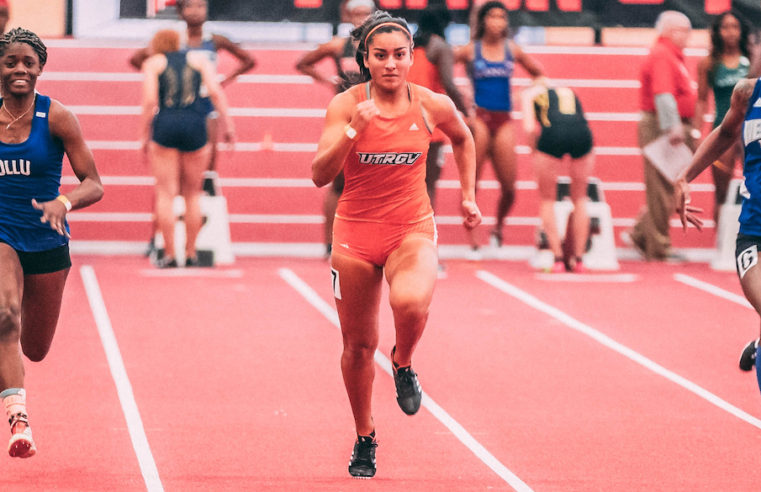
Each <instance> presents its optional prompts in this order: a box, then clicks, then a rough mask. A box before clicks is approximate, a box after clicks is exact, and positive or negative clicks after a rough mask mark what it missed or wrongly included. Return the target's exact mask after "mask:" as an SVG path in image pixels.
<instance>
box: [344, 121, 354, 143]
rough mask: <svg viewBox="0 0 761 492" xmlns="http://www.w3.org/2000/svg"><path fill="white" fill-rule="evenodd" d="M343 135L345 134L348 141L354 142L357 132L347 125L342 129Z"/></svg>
mask: <svg viewBox="0 0 761 492" xmlns="http://www.w3.org/2000/svg"><path fill="white" fill-rule="evenodd" d="M344 133H345V134H346V136H347V137H349V140H354V139H355V138H357V130H355V129H354V128H352V127H351V125H350V124H347V125H346V126H345V127H344Z"/></svg>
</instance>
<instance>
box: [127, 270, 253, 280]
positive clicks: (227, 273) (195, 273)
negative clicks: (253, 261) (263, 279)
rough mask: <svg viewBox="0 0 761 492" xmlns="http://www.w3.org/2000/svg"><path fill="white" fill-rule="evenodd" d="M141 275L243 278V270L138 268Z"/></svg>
mask: <svg viewBox="0 0 761 492" xmlns="http://www.w3.org/2000/svg"><path fill="white" fill-rule="evenodd" d="M140 275H141V276H143V277H161V278H168V277H182V278H188V277H191V278H192V277H197V278H243V270H237V269H232V270H217V269H216V268H166V269H153V270H149V269H147V268H145V269H143V270H140Z"/></svg>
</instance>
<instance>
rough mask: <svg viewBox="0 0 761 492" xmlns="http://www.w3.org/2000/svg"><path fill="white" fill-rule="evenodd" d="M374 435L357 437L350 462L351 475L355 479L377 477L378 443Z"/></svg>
mask: <svg viewBox="0 0 761 492" xmlns="http://www.w3.org/2000/svg"><path fill="white" fill-rule="evenodd" d="M374 434H375V432H373V435H370V436H357V440H356V441H355V442H354V451H352V453H351V461H349V473H350V474H351V476H352V477H354V478H365V479H366V478H373V477H374V476H375V448H377V447H378V442H377V441H376V440H375V436H374Z"/></svg>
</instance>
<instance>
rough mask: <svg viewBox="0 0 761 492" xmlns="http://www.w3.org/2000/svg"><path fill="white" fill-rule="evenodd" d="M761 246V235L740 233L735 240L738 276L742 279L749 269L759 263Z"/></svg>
mask: <svg viewBox="0 0 761 492" xmlns="http://www.w3.org/2000/svg"><path fill="white" fill-rule="evenodd" d="M760 247H761V237H758V236H748V235H746V234H738V235H737V241H736V242H735V267H736V268H737V276H739V277H740V279H742V278H743V277H744V276H745V274H746V273H748V270H750V269H751V268H753V267H754V266H756V265H757V264H758V250H759V248H760Z"/></svg>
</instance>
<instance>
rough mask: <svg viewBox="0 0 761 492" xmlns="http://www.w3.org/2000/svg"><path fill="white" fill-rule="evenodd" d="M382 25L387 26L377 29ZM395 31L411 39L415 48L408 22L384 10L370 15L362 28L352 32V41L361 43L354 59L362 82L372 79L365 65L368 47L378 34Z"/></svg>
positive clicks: (411, 44)
mask: <svg viewBox="0 0 761 492" xmlns="http://www.w3.org/2000/svg"><path fill="white" fill-rule="evenodd" d="M381 24H386V25H384V26H381V27H379V28H378V29H375V28H376V27H377V26H380V25H381ZM394 31H397V32H402V33H404V34H406V35H407V37H408V38H409V39H410V50H411V49H412V46H413V43H412V34H410V28H409V26H408V25H407V21H405V20H404V19H402V18H401V17H392V16H391V14H389V13H388V12H386V11H383V10H376V11H375V12H374V13H373V14H372V15H370V17H368V18H367V19H366V20H365V22H364V23H363V24H362V25H361V26H359V27H357V28H356V29H354V30H353V31H352V32H351V37H352V39H354V41H358V42H359V44H357V53H356V54H355V56H354V57H355V59H356V60H357V65H358V66H359V74H360V75H359V76H360V79H361V80H360V82H367V81H368V80H370V79H371V78H372V77H371V76H370V69H369V68H367V66H366V65H365V56H366V55H367V46H368V45H369V44H370V41H372V39H373V38H374V37H375V35H376V34H380V33H384V32H394ZM368 35H369V36H368Z"/></svg>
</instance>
